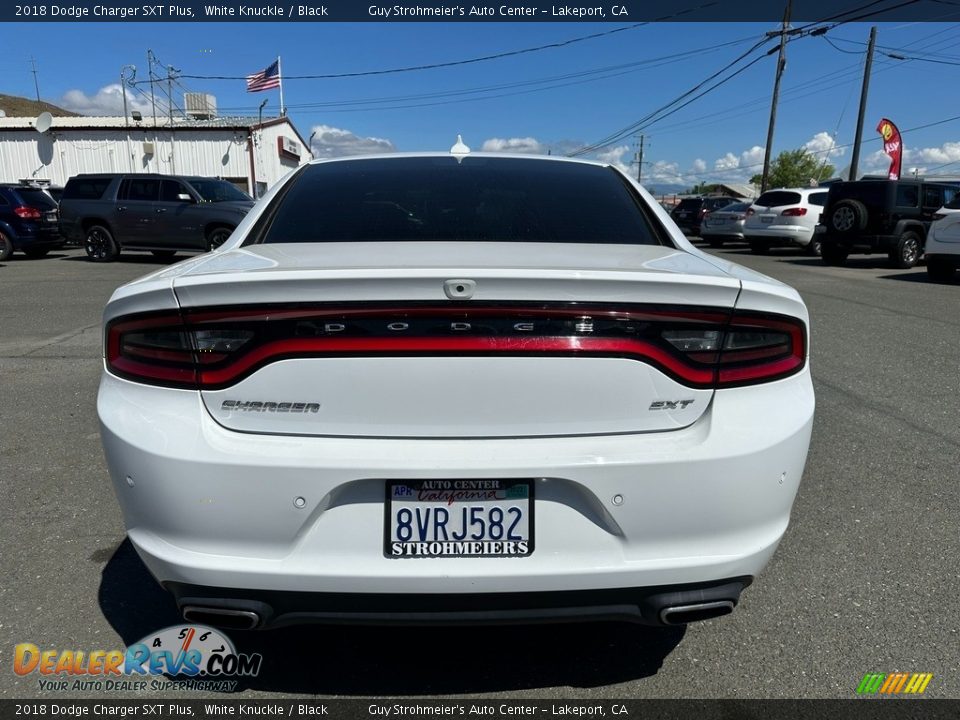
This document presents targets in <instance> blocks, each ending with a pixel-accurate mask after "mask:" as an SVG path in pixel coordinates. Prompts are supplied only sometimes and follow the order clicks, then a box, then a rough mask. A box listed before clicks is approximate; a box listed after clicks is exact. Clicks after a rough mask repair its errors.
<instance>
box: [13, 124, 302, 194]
mask: <svg viewBox="0 0 960 720" xmlns="http://www.w3.org/2000/svg"><path fill="white" fill-rule="evenodd" d="M133 115H134V117H136V116H138V115H139V113H134V114H133ZM155 122H156V124H154V123H155ZM47 123H49V128H48V129H46V130H45V131H44V132H40V131H39V129H38V127H37V119H36V118H32V117H0V182H19V181H21V180H34V181H49V183H50V184H51V185H55V186H57V185H59V186H62V185H64V184H66V182H67V180H68V179H69V178H71V177H73V176H74V175H77V174H79V173H95V172H151V173H165V174H170V175H174V174H175V175H202V176H206V177H221V178H224V179H226V180H229V181H231V182H233V183H235V184H236V185H237V186H238V187H240V188H241V189H243V190H245V191H246V192H248V193H249V194H251V195H253V196H254V197H259V196H260V195H261V194H263V192H265V191H266V189H267V188H269V187H270V186H271V185H273V183H275V182H276V181H277V180H279V179H280V178H281V177H283V176H284V175H286V174H287V173H288V172H289V171H290V170H292V169H294V168H296V167H298V166H299V165H301V164H302V163H305V162H307V161H308V160H311V159H312V158H313V155H312V153H311V152H310V148H309V144H308V143H307V142H306V141H305V140H304V139H303V137H302V136H301V135H300V133H298V132H297V129H296V128H295V127H294V126H293V124H292V123H291V122H290V120H289V118H287V117H277V118H264V119H263V120H262V121H261V120H260V119H258V118H255V117H253V118H251V117H212V118H201V119H198V118H173V120H172V122H171V121H170V119H168V118H165V117H164V118H157V119H156V121H155V120H154V118H152V117H139V118H137V119H132V118H123V117H53V118H52V119H51V118H50V117H49V115H48V116H47V122H46V123H41V124H40V129H43V128H44V127H46V125H47Z"/></svg>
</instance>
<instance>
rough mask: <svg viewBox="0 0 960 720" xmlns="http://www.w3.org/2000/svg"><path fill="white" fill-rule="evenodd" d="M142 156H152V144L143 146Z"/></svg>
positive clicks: (147, 143)
mask: <svg viewBox="0 0 960 720" xmlns="http://www.w3.org/2000/svg"><path fill="white" fill-rule="evenodd" d="M143 154H144V155H153V143H152V142H145V143H144V144H143Z"/></svg>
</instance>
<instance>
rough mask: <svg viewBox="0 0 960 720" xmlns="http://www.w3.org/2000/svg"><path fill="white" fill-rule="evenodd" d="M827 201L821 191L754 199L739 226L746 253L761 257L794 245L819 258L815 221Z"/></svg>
mask: <svg viewBox="0 0 960 720" xmlns="http://www.w3.org/2000/svg"><path fill="white" fill-rule="evenodd" d="M826 201H827V191H826V189H825V188H780V189H778V190H768V191H767V192H765V193H763V194H762V195H761V196H760V197H758V198H757V199H756V200H755V201H754V203H753V205H751V206H750V209H749V210H747V219H746V221H744V224H743V236H744V237H745V238H746V240H747V242H748V243H749V244H750V252H752V253H754V254H756V255H762V254H763V253H765V252H767V251H768V250H769V249H770V248H771V247H772V246H774V245H796V246H798V247H801V248H803V249H804V250H806V251H807V252H808V253H810V254H811V255H819V254H820V243H819V241H818V240H819V238H818V237H817V236H816V227H817V219H818V218H819V217H820V210H821V209H822V208H823V204H824V203H825V202H826Z"/></svg>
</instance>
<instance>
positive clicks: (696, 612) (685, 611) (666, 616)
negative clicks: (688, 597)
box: [660, 600, 734, 625]
mask: <svg viewBox="0 0 960 720" xmlns="http://www.w3.org/2000/svg"><path fill="white" fill-rule="evenodd" d="M733 608H734V602H733V601H732V600H717V601H716V602H706V603H693V604H691V605H673V606H671V607H666V608H664V609H663V610H661V611H660V622H662V623H663V624H664V625H686V624H687V623H692V622H698V621H699V620H710V619H711V618H716V617H721V616H723V615H729V614H730V613H732V612H733Z"/></svg>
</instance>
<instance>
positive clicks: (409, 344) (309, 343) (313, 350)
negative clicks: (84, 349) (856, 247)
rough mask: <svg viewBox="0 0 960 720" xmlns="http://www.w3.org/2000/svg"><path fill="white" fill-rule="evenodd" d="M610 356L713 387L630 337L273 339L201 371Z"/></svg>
mask: <svg viewBox="0 0 960 720" xmlns="http://www.w3.org/2000/svg"><path fill="white" fill-rule="evenodd" d="M472 353H476V354H484V355H486V354H509V355H527V354H530V355H544V354H551V353H552V354H561V355H577V354H586V355H613V356H617V357H628V358H633V359H636V360H648V361H651V362H652V363H653V364H655V365H657V366H659V367H662V368H663V369H664V370H666V371H667V372H669V373H670V374H671V375H674V376H677V377H679V378H680V379H681V381H683V382H685V383H686V384H689V385H698V386H707V387H709V386H712V384H713V381H714V374H715V373H714V370H713V368H696V367H693V366H691V365H688V364H686V363H684V362H682V361H681V360H680V359H679V358H677V357H675V356H673V355H671V354H670V353H668V352H666V351H665V350H663V349H662V348H659V347H657V346H656V345H653V344H651V343H647V342H644V341H642V340H634V339H630V338H602V337H600V338H595V337H409V338H407V337H395V338H394V337H377V338H303V339H292V340H277V341H274V342H270V343H267V344H266V345H261V346H260V347H257V348H254V349H253V350H251V351H250V352H248V353H246V354H245V355H243V356H241V357H239V358H237V360H236V362H233V363H231V364H230V365H228V366H227V367H225V368H220V369H216V370H212V369H208V370H201V371H200V384H201V385H202V386H204V387H212V386H224V385H229V384H230V383H233V382H236V381H237V380H238V379H239V378H240V377H242V376H243V375H246V374H248V373H249V372H252V371H253V370H255V369H256V368H257V367H259V366H262V365H264V364H267V363H269V362H273V361H274V360H280V359H288V358H294V357H323V356H337V355H368V356H369V355H374V356H379V355H405V354H409V355H423V354H426V355H434V354H440V355H456V354H460V355H466V354H472Z"/></svg>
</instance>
